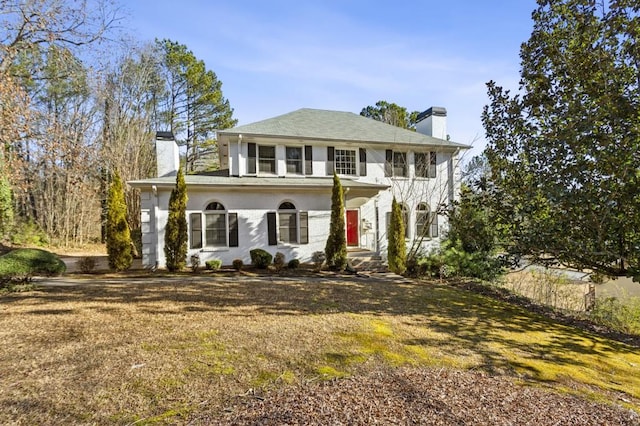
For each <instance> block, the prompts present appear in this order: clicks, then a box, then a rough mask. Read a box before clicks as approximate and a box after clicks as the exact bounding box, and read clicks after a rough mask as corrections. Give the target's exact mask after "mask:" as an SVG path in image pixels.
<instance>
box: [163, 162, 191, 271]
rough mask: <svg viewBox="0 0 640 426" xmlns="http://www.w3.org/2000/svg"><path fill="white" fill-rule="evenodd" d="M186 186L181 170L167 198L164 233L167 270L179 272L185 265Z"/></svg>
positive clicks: (186, 233) (186, 237)
mask: <svg viewBox="0 0 640 426" xmlns="http://www.w3.org/2000/svg"><path fill="white" fill-rule="evenodd" d="M186 210H187V184H186V183H185V181H184V174H183V173H182V169H180V170H178V175H177V176H176V187H175V188H174V189H173V190H172V191H171V197H170V198H169V217H168V219H167V227H166V228H165V232H164V255H165V258H166V264H167V269H168V270H170V271H179V270H181V269H182V268H184V267H185V266H186V264H187V239H188V232H187V216H186Z"/></svg>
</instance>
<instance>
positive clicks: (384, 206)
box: [129, 107, 469, 267]
mask: <svg viewBox="0 0 640 426" xmlns="http://www.w3.org/2000/svg"><path fill="white" fill-rule="evenodd" d="M446 127H447V126H446V110H445V109H444V108H438V107H432V108H429V109H428V110H427V111H425V112H423V113H422V114H420V116H419V121H418V123H417V126H416V128H417V131H415V132H414V131H410V130H405V129H401V128H398V127H395V126H391V125H388V124H385V123H382V122H379V121H375V120H372V119H369V118H365V117H362V116H360V115H357V114H353V113H350V112H340V111H326V110H317V109H300V110H297V111H293V112H291V113H288V114H284V115H281V116H278V117H274V118H270V119H267V120H263V121H259V122H256V123H252V124H247V125H243V126H238V127H234V128H232V129H228V130H222V131H219V132H218V134H217V141H218V149H219V157H220V171H218V172H215V173H209V174H197V175H186V176H185V180H186V184H187V191H188V203H187V212H186V214H187V223H188V228H189V256H190V255H192V254H196V253H197V254H198V255H199V257H200V260H201V262H205V261H206V260H209V259H220V260H222V262H223V264H225V265H229V264H231V263H232V261H233V260H234V259H242V260H243V261H244V263H248V262H250V256H249V251H250V250H251V249H254V248H263V249H265V250H267V251H268V252H270V253H271V254H275V253H276V252H282V253H283V254H284V255H285V257H286V259H287V261H288V260H290V259H294V258H296V259H298V260H300V261H301V262H308V261H310V259H311V256H312V254H313V253H314V252H316V251H323V250H324V247H325V243H326V241H327V236H328V232H329V224H330V216H331V190H332V186H333V174H334V172H335V173H337V175H338V176H339V177H340V180H341V183H342V186H343V188H344V194H345V207H346V218H345V219H346V220H345V223H346V229H345V234H346V239H347V245H348V248H351V249H359V250H368V251H371V252H374V253H377V254H380V255H381V256H382V258H383V259H384V258H386V247H387V225H388V221H389V217H390V211H391V202H392V199H393V197H394V196H395V197H396V200H397V201H398V202H400V203H401V205H402V208H403V211H404V220H405V223H406V239H407V245H408V246H409V245H412V244H417V243H418V244H420V245H421V247H422V248H423V249H424V250H426V251H428V250H429V249H431V248H433V247H436V246H437V245H438V244H439V242H440V238H441V237H442V236H443V235H444V234H445V233H446V229H447V220H446V217H445V216H444V215H442V214H438V212H442V207H441V206H443V205H449V204H450V203H452V202H453V201H454V200H455V199H456V198H457V197H458V193H459V185H460V173H459V167H458V162H459V158H460V153H461V151H463V150H466V149H468V148H469V146H467V145H464V144H460V143H456V142H452V141H450V140H449V138H448V135H447V129H446ZM159 136H160V137H159V138H158V140H157V141H156V151H157V155H158V177H157V178H152V179H144V180H138V181H132V182H129V184H130V185H132V186H133V187H135V188H138V189H139V190H140V193H141V195H140V196H141V202H142V240H143V250H142V251H143V253H142V254H143V265H145V266H158V267H164V265H165V256H164V229H165V225H166V222H167V216H168V206H169V196H170V193H171V190H172V189H173V188H174V187H175V175H176V171H177V168H178V147H177V146H176V144H175V142H174V141H173V139H172V137H171V135H170V134H163V133H159Z"/></svg>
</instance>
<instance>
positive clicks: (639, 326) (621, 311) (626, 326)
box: [589, 297, 640, 334]
mask: <svg viewBox="0 0 640 426" xmlns="http://www.w3.org/2000/svg"><path fill="white" fill-rule="evenodd" d="M589 317H590V318H591V320H592V321H593V322H596V323H598V324H601V325H604V326H606V327H609V328H611V329H613V330H616V331H620V332H623V333H630V334H640V298H638V297H630V298H628V299H626V300H625V301H624V302H622V301H620V300H618V299H616V298H615V297H607V298H605V299H596V304H595V306H594V307H593V309H592V310H591V312H589Z"/></svg>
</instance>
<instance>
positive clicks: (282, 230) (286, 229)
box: [278, 201, 298, 243]
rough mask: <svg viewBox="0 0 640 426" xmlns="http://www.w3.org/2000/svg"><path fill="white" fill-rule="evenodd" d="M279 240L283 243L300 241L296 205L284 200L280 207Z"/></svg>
mask: <svg viewBox="0 0 640 426" xmlns="http://www.w3.org/2000/svg"><path fill="white" fill-rule="evenodd" d="M278 222H279V232H278V236H279V240H280V241H281V242H283V243H297V242H298V220H297V212H296V206H294V205H293V204H292V203H289V202H286V201H285V202H284V203H281V204H280V206H279V207H278Z"/></svg>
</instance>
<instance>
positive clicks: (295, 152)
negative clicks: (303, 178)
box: [286, 146, 302, 175]
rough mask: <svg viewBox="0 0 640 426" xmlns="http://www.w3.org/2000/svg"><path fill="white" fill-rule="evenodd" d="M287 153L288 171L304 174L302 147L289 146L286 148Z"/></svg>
mask: <svg viewBox="0 0 640 426" xmlns="http://www.w3.org/2000/svg"><path fill="white" fill-rule="evenodd" d="M286 155H287V173H290V174H296V175H301V174H302V147H292V146H288V147H287V148H286Z"/></svg>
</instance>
